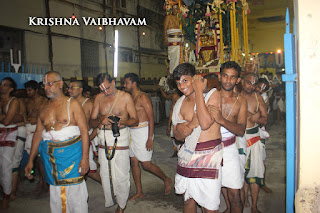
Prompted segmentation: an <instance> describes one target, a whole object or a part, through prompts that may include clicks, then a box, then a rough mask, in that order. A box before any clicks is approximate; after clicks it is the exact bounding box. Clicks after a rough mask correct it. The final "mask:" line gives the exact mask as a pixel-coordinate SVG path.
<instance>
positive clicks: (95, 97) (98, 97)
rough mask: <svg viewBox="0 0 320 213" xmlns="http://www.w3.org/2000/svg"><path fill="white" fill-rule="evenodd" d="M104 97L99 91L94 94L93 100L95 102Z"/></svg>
mask: <svg viewBox="0 0 320 213" xmlns="http://www.w3.org/2000/svg"><path fill="white" fill-rule="evenodd" d="M103 97H104V94H103V93H98V94H96V95H95V96H94V98H93V102H94V103H95V102H96V101H100V100H101V99H102V98H103Z"/></svg>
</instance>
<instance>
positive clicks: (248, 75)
mask: <svg viewBox="0 0 320 213" xmlns="http://www.w3.org/2000/svg"><path fill="white" fill-rule="evenodd" d="M249 77H252V78H254V79H255V81H256V82H258V79H259V77H258V76H257V75H256V74H254V73H247V74H245V75H244V76H243V77H242V79H244V80H248V78H249Z"/></svg>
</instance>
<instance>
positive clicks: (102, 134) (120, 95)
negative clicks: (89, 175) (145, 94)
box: [90, 73, 139, 212]
mask: <svg viewBox="0 0 320 213" xmlns="http://www.w3.org/2000/svg"><path fill="white" fill-rule="evenodd" d="M96 84H97V85H99V88H100V90H101V93H99V94H98V95H97V96H96V97H95V99H94V102H93V110H92V114H91V120H90V124H91V126H92V127H97V126H100V129H99V130H98V137H99V148H100V149H99V163H100V176H101V179H102V188H103V190H104V197H105V206H106V207H109V206H112V205H115V204H116V203H117V204H118V208H117V210H116V212H124V208H125V207H126V204H127V200H128V196H129V191H130V160H129V137H130V132H129V128H128V127H129V126H136V125H138V123H139V120H138V118H137V113H136V110H135V107H134V103H133V99H132V97H131V95H130V94H128V93H126V92H124V91H120V90H118V89H116V87H115V80H114V79H112V78H111V76H110V75H109V74H106V73H101V74H99V75H98V76H97V78H96ZM110 116H113V117H110ZM112 123H113V124H112ZM112 126H113V127H112ZM117 126H118V127H119V128H116V127H117Z"/></svg>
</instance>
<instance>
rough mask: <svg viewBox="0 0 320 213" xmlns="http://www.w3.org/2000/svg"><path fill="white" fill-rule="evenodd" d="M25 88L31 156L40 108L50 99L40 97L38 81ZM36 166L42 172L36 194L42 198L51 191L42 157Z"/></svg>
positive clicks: (28, 83) (27, 145) (26, 147)
mask: <svg viewBox="0 0 320 213" xmlns="http://www.w3.org/2000/svg"><path fill="white" fill-rule="evenodd" d="M24 87H25V89H26V92H27V95H28V98H27V100H26V101H25V102H26V110H27V116H26V121H25V123H26V124H25V126H26V133H27V136H26V143H25V150H26V151H27V153H28V154H29V155H30V151H31V144H32V138H33V134H34V132H35V131H36V127H37V125H36V124H37V118H38V116H39V108H40V105H41V104H42V103H44V102H46V101H47V100H48V99H47V98H45V97H43V96H41V95H39V90H40V84H39V83H37V82H36V81H34V80H31V81H28V82H26V83H25V84H24ZM36 164H37V166H38V167H39V170H40V181H39V184H38V186H37V189H36V191H35V192H36V193H37V194H38V196H41V195H42V194H44V193H47V192H48V191H49V186H48V184H47V183H46V180H45V172H44V167H43V163H42V161H41V158H40V157H36Z"/></svg>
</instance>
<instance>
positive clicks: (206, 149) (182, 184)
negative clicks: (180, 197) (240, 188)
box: [175, 139, 222, 210]
mask: <svg viewBox="0 0 320 213" xmlns="http://www.w3.org/2000/svg"><path fill="white" fill-rule="evenodd" d="M221 161H222V151H221V140H220V139H217V140H212V141H207V142H201V143H198V144H197V146H196V148H195V151H194V154H193V155H192V159H191V161H190V163H188V164H187V165H185V164H184V163H183V162H182V161H181V160H180V159H178V166H177V174H176V177H175V190H176V193H177V194H184V200H185V201H186V200H188V199H190V198H192V199H194V200H195V201H196V202H197V203H198V204H199V205H200V206H202V207H204V208H206V209H208V210H218V209H219V204H220V192H221V166H220V165H221Z"/></svg>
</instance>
